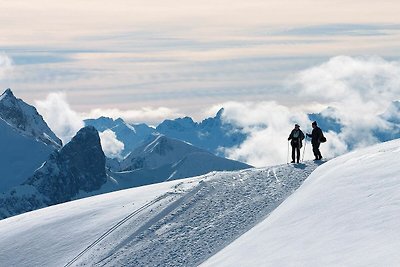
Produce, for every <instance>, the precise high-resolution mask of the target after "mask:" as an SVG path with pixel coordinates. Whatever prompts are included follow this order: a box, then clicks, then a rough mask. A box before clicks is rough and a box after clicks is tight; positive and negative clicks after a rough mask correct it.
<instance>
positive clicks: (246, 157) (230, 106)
mask: <svg viewBox="0 0 400 267" xmlns="http://www.w3.org/2000/svg"><path fill="white" fill-rule="evenodd" d="M288 80H289V81H290V82H288V83H287V84H286V87H285V92H286V93H287V94H288V96H290V97H291V98H294V99H297V101H298V103H299V105H298V106H291V107H288V106H284V105H282V104H280V103H276V102H248V103H238V102H228V103H223V104H221V105H223V106H224V107H225V111H226V112H225V113H224V119H225V120H227V121H230V122H234V123H236V124H237V125H239V126H241V127H243V128H244V131H245V132H246V133H247V134H248V135H249V138H248V139H247V140H246V141H245V142H244V143H243V144H242V145H240V146H239V147H235V148H231V149H227V150H226V151H225V152H226V155H227V156H228V157H230V158H233V159H238V160H242V161H245V162H248V163H250V164H253V165H255V166H265V165H270V164H278V163H284V162H285V161H286V160H287V159H286V158H287V137H288V135H289V133H290V131H291V129H292V128H293V125H294V123H295V122H297V123H299V124H300V125H301V126H302V129H303V131H304V130H305V131H306V132H310V131H311V126H310V124H311V121H310V120H309V119H308V117H307V111H310V109H311V111H312V112H316V113H318V112H321V107H325V108H327V109H325V110H324V111H323V112H322V113H321V115H322V116H323V117H325V118H332V119H334V120H337V121H339V123H340V124H341V125H342V129H341V131H340V132H339V133H336V132H333V131H329V132H326V130H325V135H326V137H327V139H328V142H327V143H325V144H323V145H322V146H321V147H322V149H321V150H322V154H323V156H325V157H333V156H337V155H340V154H343V153H345V152H346V151H348V150H349V149H357V148H362V147H365V146H368V145H371V144H374V143H376V142H378V139H377V137H376V135H375V134H376V131H377V130H380V131H388V132H390V131H393V130H394V125H393V124H391V123H389V122H388V121H386V120H385V119H384V118H383V117H382V116H380V115H381V114H383V113H384V112H385V110H386V109H387V108H388V107H389V106H390V105H391V103H392V102H393V101H395V100H399V99H400V64H399V62H391V61H386V60H384V59H382V58H380V57H348V56H338V57H334V58H331V59H330V60H329V61H327V62H325V63H323V64H320V65H318V66H315V67H312V68H309V69H306V70H304V71H301V72H298V73H296V74H295V75H293V76H291V77H289V79H288ZM328 107H329V108H328ZM323 130H324V129H323ZM308 146H309V147H308V149H307V150H306V155H305V159H312V158H313V156H312V154H311V146H310V144H308Z"/></svg>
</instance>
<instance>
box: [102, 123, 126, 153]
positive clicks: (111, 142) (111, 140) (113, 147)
mask: <svg viewBox="0 0 400 267" xmlns="http://www.w3.org/2000/svg"><path fill="white" fill-rule="evenodd" d="M99 135H100V140H101V147H102V148H103V151H104V154H106V156H107V157H109V158H121V157H122V156H121V152H122V150H124V143H122V142H121V141H119V140H118V139H117V136H116V134H115V132H113V131H112V130H105V131H104V132H100V133H99Z"/></svg>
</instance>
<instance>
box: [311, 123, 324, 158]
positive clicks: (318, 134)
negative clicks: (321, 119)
mask: <svg viewBox="0 0 400 267" xmlns="http://www.w3.org/2000/svg"><path fill="white" fill-rule="evenodd" d="M311 126H312V128H313V130H312V132H311V134H309V133H307V136H308V137H311V144H312V147H313V152H314V156H315V159H314V160H320V159H322V155H321V151H319V146H320V144H321V140H322V141H323V140H324V139H325V137H324V134H323V133H322V130H321V128H319V127H318V125H317V122H316V121H313V123H311ZM325 140H326V139H325Z"/></svg>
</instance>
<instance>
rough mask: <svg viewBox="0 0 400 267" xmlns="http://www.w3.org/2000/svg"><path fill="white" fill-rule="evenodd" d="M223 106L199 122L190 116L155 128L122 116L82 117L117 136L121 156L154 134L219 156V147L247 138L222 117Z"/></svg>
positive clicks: (167, 121) (240, 141)
mask: <svg viewBox="0 0 400 267" xmlns="http://www.w3.org/2000/svg"><path fill="white" fill-rule="evenodd" d="M223 112H224V109H221V110H220V111H218V113H217V114H216V116H215V117H213V118H208V119H205V120H203V121H202V122H200V123H198V122H194V121H193V119H192V118H190V117H184V118H178V119H174V120H165V121H163V122H162V123H161V124H160V125H158V126H157V127H156V129H154V128H152V127H150V126H148V125H147V124H144V123H142V124H127V123H126V122H124V121H123V120H122V119H117V120H113V119H111V118H106V117H100V118H98V119H88V120H85V124H86V125H91V126H94V127H95V128H96V129H97V130H98V131H100V132H103V131H105V130H108V129H110V130H112V131H113V132H115V134H116V136H117V139H118V140H119V141H121V142H123V143H124V145H125V147H124V150H123V152H122V155H123V156H126V155H127V154H129V152H132V151H133V150H134V149H136V148H137V147H139V146H140V145H142V144H143V142H145V141H147V139H148V138H149V137H150V136H151V135H153V134H157V133H161V134H163V135H165V136H168V137H171V138H174V139H179V140H182V141H185V142H188V143H190V144H192V145H194V146H196V147H199V148H202V149H204V150H207V151H209V152H211V153H214V154H216V155H219V156H224V155H223V152H222V150H221V148H229V147H233V146H238V145H239V144H241V143H242V142H243V141H244V140H245V139H246V137H247V135H246V134H245V133H243V132H242V129H241V128H240V127H237V126H235V125H233V124H230V123H228V122H224V121H223V120H222V114H223Z"/></svg>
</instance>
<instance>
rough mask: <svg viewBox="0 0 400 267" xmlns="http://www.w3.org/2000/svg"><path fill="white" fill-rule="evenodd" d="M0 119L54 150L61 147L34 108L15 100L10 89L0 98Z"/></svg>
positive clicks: (57, 139) (58, 140) (60, 143)
mask: <svg viewBox="0 0 400 267" xmlns="http://www.w3.org/2000/svg"><path fill="white" fill-rule="evenodd" d="M0 117H1V118H2V119H3V120H5V121H6V122H7V123H8V124H10V125H12V126H14V127H15V128H17V129H18V130H20V131H22V132H23V133H24V134H25V135H27V136H31V137H33V138H34V139H38V140H40V141H42V142H44V143H45V144H48V145H51V146H53V147H54V148H56V149H59V148H60V147H61V146H62V142H61V140H60V139H59V138H58V137H57V136H56V135H55V134H54V133H53V131H52V130H50V128H49V126H47V123H46V122H45V121H44V120H43V117H42V116H41V115H40V114H39V113H38V112H37V110H36V108H35V107H33V106H31V105H28V104H27V103H25V102H24V101H22V100H21V99H18V98H16V97H15V96H14V94H13V92H12V91H11V89H7V90H6V91H5V92H4V93H3V94H2V95H1V96H0Z"/></svg>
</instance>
